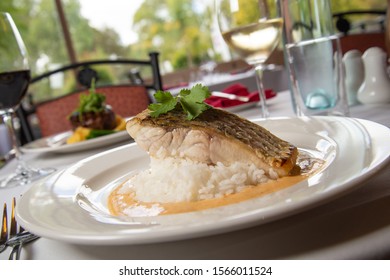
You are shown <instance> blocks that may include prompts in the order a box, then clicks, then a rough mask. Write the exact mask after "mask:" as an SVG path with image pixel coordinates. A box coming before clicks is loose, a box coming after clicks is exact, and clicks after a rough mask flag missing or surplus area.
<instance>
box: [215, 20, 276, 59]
mask: <svg viewBox="0 0 390 280" xmlns="http://www.w3.org/2000/svg"><path fill="white" fill-rule="evenodd" d="M282 25H283V19H281V18H276V19H272V20H267V21H262V22H259V23H254V24H250V25H246V26H240V27H237V28H235V29H232V30H229V31H226V32H223V33H222V36H223V38H224V40H225V41H226V43H227V44H228V45H229V46H230V47H231V48H232V49H233V50H234V51H236V52H237V53H238V54H239V55H240V56H241V57H243V58H245V59H246V61H247V62H248V63H250V64H258V63H264V61H265V60H266V59H267V58H268V57H269V56H270V55H271V53H272V52H273V50H274V49H275V48H276V46H277V45H278V44H279V41H280V40H281V37H282Z"/></svg>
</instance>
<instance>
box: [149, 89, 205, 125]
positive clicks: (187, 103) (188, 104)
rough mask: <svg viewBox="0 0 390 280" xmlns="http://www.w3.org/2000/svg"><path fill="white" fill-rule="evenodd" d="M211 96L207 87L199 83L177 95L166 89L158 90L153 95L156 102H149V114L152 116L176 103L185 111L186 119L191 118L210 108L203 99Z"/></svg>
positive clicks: (158, 114)
mask: <svg viewBox="0 0 390 280" xmlns="http://www.w3.org/2000/svg"><path fill="white" fill-rule="evenodd" d="M210 96H211V93H210V91H209V89H208V88H207V87H205V86H202V85H201V84H197V85H195V86H193V87H192V88H191V89H182V90H181V91H180V92H179V94H178V95H177V96H172V94H171V93H170V92H168V91H158V92H157V93H156V94H155V95H154V97H155V99H156V101H157V103H154V104H150V105H149V107H148V108H149V110H150V111H151V112H150V115H151V116H152V117H154V118H156V117H158V116H160V115H162V114H165V113H167V112H169V111H172V110H173V109H175V108H177V107H178V106H177V104H180V105H181V108H182V109H183V111H184V112H185V113H187V119H188V120H193V119H195V118H196V117H197V116H199V115H200V114H201V113H202V112H204V111H205V110H207V109H208V108H210V106H209V105H207V104H206V103H204V100H205V99H206V98H208V97H210Z"/></svg>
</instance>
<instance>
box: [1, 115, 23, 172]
mask: <svg viewBox="0 0 390 280" xmlns="http://www.w3.org/2000/svg"><path fill="white" fill-rule="evenodd" d="M13 114H14V111H13V110H7V111H6V112H5V113H4V114H3V121H4V124H5V125H6V126H7V130H8V134H9V137H10V138H11V142H12V149H13V151H14V153H15V159H16V160H17V162H18V163H17V164H18V168H21V169H25V168H26V167H25V165H24V162H23V161H22V152H21V151H20V148H19V141H18V139H17V137H16V132H15V127H14V123H13Z"/></svg>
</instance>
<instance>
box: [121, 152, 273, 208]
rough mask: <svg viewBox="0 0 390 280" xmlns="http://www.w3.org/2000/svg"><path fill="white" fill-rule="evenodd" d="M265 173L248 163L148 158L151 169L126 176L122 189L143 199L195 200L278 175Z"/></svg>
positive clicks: (236, 190)
mask: <svg viewBox="0 0 390 280" xmlns="http://www.w3.org/2000/svg"><path fill="white" fill-rule="evenodd" d="M268 174H269V175H268V176H267V174H266V172H265V171H264V170H262V169H258V168H257V167H256V166H255V165H253V164H247V163H239V162H237V163H234V164H232V165H230V166H225V165H223V164H222V163H218V164H217V165H215V166H210V165H207V164H204V163H197V162H193V161H190V160H184V159H178V158H165V159H164V160H161V159H155V158H151V163H150V168H149V169H148V170H144V171H141V172H139V173H138V174H137V175H135V176H134V177H132V178H131V179H129V180H128V181H127V182H126V183H125V184H124V185H123V187H122V189H121V192H129V191H131V192H134V193H135V198H136V199H137V200H139V201H143V202H162V203H165V202H180V201H198V200H203V199H211V198H219V197H222V196H224V195H227V194H233V193H237V192H239V191H241V190H242V189H243V188H245V187H247V186H253V185H258V184H262V183H265V182H267V181H268V180H270V179H276V178H277V174H276V173H275V172H274V171H273V170H272V169H271V170H268Z"/></svg>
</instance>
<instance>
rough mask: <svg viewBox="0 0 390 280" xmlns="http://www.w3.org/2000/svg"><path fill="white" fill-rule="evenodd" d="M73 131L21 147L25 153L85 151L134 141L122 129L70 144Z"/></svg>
mask: <svg viewBox="0 0 390 280" xmlns="http://www.w3.org/2000/svg"><path fill="white" fill-rule="evenodd" d="M73 133H74V132H73V131H67V132H63V133H59V134H56V135H53V136H49V137H44V138H40V139H37V140H35V141H33V142H30V143H28V144H26V145H24V146H22V147H21V149H22V151H23V152H24V153H48V152H51V153H72V152H79V151H85V150H86V149H94V148H99V147H104V146H109V145H113V144H116V143H120V142H125V141H128V142H132V141H133V139H131V137H130V136H129V134H128V133H127V132H126V131H124V130H121V131H117V132H113V133H110V134H107V135H102V136H99V137H96V138H92V139H88V140H85V141H79V142H75V143H72V144H68V143H67V139H69V138H70V137H71V136H72V135H73Z"/></svg>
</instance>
